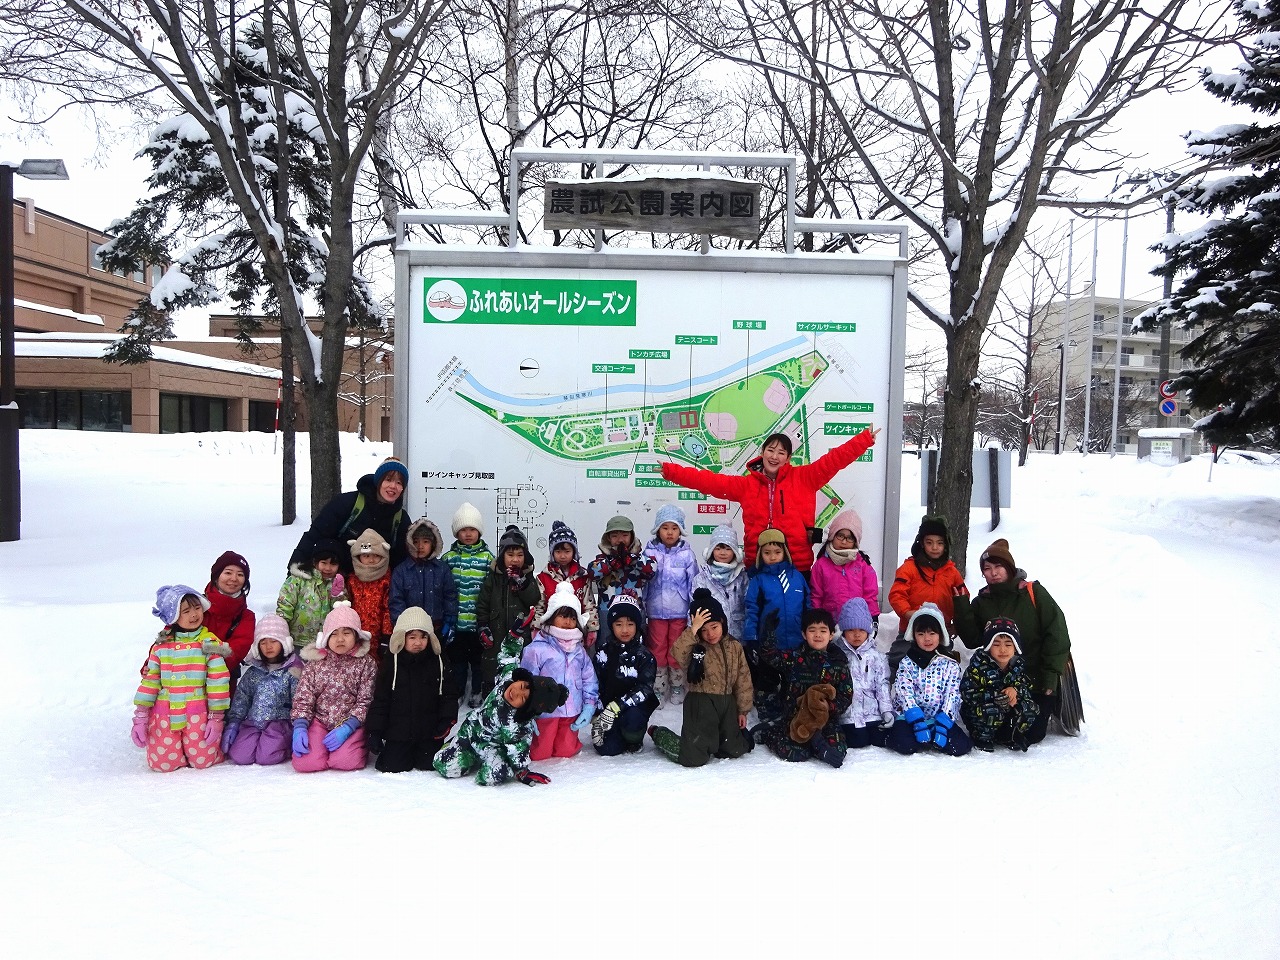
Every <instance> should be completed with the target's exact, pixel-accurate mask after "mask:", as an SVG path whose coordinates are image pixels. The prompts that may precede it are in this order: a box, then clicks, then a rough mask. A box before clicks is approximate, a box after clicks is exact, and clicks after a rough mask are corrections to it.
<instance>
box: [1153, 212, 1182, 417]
mask: <svg viewBox="0 0 1280 960" xmlns="http://www.w3.org/2000/svg"><path fill="white" fill-rule="evenodd" d="M1176 203H1177V198H1176V197H1174V195H1173V192H1172V191H1170V192H1169V193H1168V194H1166V195H1165V200H1164V210H1165V218H1164V232H1165V235H1166V236H1168V235H1170V234H1172V233H1173V210H1174V207H1175V206H1176ZM1164 257H1165V265H1166V266H1168V262H1169V261H1170V260H1171V259H1173V253H1172V251H1169V250H1166V252H1165V255H1164ZM1172 296H1173V272H1172V271H1169V270H1166V272H1165V275H1164V299H1165V302H1166V303H1167V302H1168V300H1169V298H1170V297H1172ZM1169 326H1170V322H1169V321H1168V320H1166V321H1165V322H1164V323H1162V324H1160V382H1161V383H1164V382H1165V381H1166V380H1168V379H1169V338H1170V334H1169ZM1158 409H1159V407H1158V406H1157V410H1158ZM1156 417H1157V421H1156V422H1157V424H1158V425H1159V426H1162V427H1167V426H1168V425H1169V418H1168V417H1166V416H1165V415H1164V414H1163V413H1157V414H1156Z"/></svg>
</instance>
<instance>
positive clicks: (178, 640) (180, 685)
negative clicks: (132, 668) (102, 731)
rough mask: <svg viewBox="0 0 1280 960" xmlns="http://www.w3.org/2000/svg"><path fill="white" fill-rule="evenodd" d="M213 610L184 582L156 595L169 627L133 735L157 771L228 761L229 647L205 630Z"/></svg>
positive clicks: (141, 694)
mask: <svg viewBox="0 0 1280 960" xmlns="http://www.w3.org/2000/svg"><path fill="white" fill-rule="evenodd" d="M208 609H209V601H208V600H206V599H205V598H204V597H202V596H201V595H200V594H199V593H198V592H197V591H195V590H193V589H192V588H191V587H188V586H186V585H184V584H181V583H179V584H174V585H173V586H166V587H161V588H160V589H159V590H157V591H156V605H155V606H154V607H153V608H152V609H151V612H152V613H153V614H155V616H157V617H158V618H159V619H160V621H161V622H162V623H163V624H164V629H163V630H161V631H160V635H159V636H158V637H156V641H155V643H153V644H152V645H151V652H150V653H148V654H147V662H146V664H145V665H144V666H143V668H142V682H141V683H140V684H138V692H137V693H136V694H134V697H133V704H134V711H133V731H132V734H131V736H132V738H133V743H134V746H137V747H142V748H145V749H146V751H147V766H148V767H150V768H151V769H152V770H158V771H160V772H162V773H168V772H169V771H171V770H177V769H179V768H180V767H195V768H196V769H197V770H202V769H204V768H205V767H211V766H213V765H214V764H215V763H220V762H221V761H222V751H221V750H220V749H219V741H220V740H221V739H222V716H223V714H224V713H225V712H226V709H227V704H228V701H229V699H230V694H229V692H228V688H229V686H230V682H231V677H230V673H229V672H228V670H227V662H226V660H225V659H224V657H225V656H226V653H227V651H228V650H229V648H228V647H227V646H226V645H225V644H223V643H222V642H221V641H220V640H218V638H217V637H215V636H214V635H213V634H212V633H210V632H209V631H208V630H207V629H205V628H204V627H203V626H202V624H203V623H204V614H205V611H206V610H208Z"/></svg>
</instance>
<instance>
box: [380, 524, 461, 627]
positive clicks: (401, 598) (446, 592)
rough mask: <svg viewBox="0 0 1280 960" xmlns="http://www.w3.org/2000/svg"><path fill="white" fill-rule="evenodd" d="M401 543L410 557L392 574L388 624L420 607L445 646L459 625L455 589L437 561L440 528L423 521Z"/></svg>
mask: <svg viewBox="0 0 1280 960" xmlns="http://www.w3.org/2000/svg"><path fill="white" fill-rule="evenodd" d="M404 541H405V544H406V545H407V546H408V548H409V556H408V557H407V558H405V560H404V561H402V562H401V563H400V565H399V566H397V567H396V568H395V570H394V571H392V574H391V595H390V597H389V599H388V601H387V607H388V608H389V610H390V612H391V620H392V622H393V623H394V622H395V621H397V620H399V619H400V614H402V613H404V612H405V611H406V610H408V609H409V608H410V607H421V608H422V609H423V610H425V611H427V616H429V617H430V618H431V622H432V623H433V624H439V625H440V626H439V628H438V631H437V633H438V638H439V640H440V642H441V643H443V644H446V645H447V644H448V643H449V642H450V641H451V640H452V639H453V631H454V628H455V627H456V625H457V623H458V585H457V582H456V581H455V580H454V578H453V572H452V571H451V570H450V569H449V566H448V564H446V563H445V562H444V561H443V560H441V559H440V550H441V546H442V542H441V538H440V528H439V527H437V526H436V525H435V524H434V523H432V522H431V521H430V520H428V519H427V518H426V517H423V518H422V519H421V520H415V521H414V522H413V523H412V524H410V525H409V529H408V530H407V531H406V532H405V537H404Z"/></svg>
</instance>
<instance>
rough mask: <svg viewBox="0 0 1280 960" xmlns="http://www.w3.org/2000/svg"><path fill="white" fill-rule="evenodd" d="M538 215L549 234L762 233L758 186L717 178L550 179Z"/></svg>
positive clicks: (745, 235) (748, 237)
mask: <svg viewBox="0 0 1280 960" xmlns="http://www.w3.org/2000/svg"><path fill="white" fill-rule="evenodd" d="M542 215H543V225H544V226H545V227H546V228H547V229H548V230H591V229H603V230H610V229H612V230H642V231H644V232H646V233H714V234H720V235H724V236H730V237H737V238H739V239H743V240H753V239H755V238H756V237H757V236H758V235H759V233H760V184H758V183H752V182H750V181H747V180H734V179H729V178H718V177H649V178H646V179H644V180H619V181H610V180H570V181H560V180H552V181H550V182H549V183H547V185H546V187H545V192H544V194H543V202H542Z"/></svg>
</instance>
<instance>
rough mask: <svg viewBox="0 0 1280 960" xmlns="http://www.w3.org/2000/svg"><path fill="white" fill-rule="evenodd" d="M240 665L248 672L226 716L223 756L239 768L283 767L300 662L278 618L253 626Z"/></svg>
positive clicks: (264, 619)
mask: <svg viewBox="0 0 1280 960" xmlns="http://www.w3.org/2000/svg"><path fill="white" fill-rule="evenodd" d="M245 662H246V663H247V664H248V666H247V667H246V668H245V671H244V675H243V676H242V677H241V678H240V682H239V683H238V684H236V692H235V696H233V697H232V698H231V709H230V710H228V711H227V728H226V730H225V731H224V732H223V734H222V752H223V753H225V754H226V755H227V759H228V760H230V761H231V762H232V763H235V764H240V765H242V766H244V765H248V764H251V763H257V764H261V765H262V766H269V765H271V764H276V763H284V761H285V760H288V759H289V741H290V739H291V732H290V731H291V730H292V724H291V723H290V721H289V712H290V710H292V708H293V694H294V691H295V690H296V689H297V687H298V677H299V676H300V675H301V674H302V661H301V660H300V659H299V658H298V655H297V654H296V653H294V652H293V639H292V638H291V637H290V636H289V625H288V624H287V623H285V621H284V618H283V617H279V616H276V615H275V614H274V613H268V614H264V615H263V617H262V619H260V620H259V621H258V622H257V625H256V627H255V628H254V632H253V646H251V647H250V648H249V656H248V659H247V660H246V661H245Z"/></svg>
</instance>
